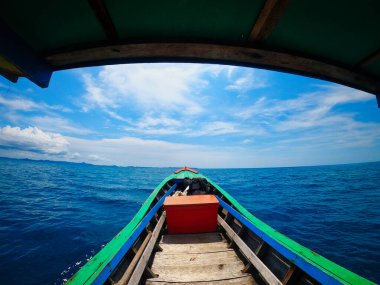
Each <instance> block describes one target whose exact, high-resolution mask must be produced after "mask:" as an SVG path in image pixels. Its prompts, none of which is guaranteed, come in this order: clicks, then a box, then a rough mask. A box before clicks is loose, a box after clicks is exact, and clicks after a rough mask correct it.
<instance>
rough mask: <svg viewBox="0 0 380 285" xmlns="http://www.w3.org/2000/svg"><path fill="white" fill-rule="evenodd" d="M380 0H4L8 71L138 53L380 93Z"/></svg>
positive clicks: (1, 65) (133, 58)
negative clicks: (278, 73) (246, 68)
mask: <svg viewBox="0 0 380 285" xmlns="http://www.w3.org/2000/svg"><path fill="white" fill-rule="evenodd" d="M379 19H380V1H375V0H362V1H350V2H349V4H347V2H346V1H343V0H336V1H328V0H320V1H302V0H266V1H265V0H255V1H251V0H234V1H231V0H218V1H217V0H209V1H188V0H166V1H155V0H146V1H124V0H80V1H78V0H66V1H50V0H36V1H23V0H12V1H11V0H7V1H6V0H4V1H1V2H0V36H1V44H0V74H1V75H3V76H5V77H6V78H8V79H9V80H11V81H13V82H15V81H17V79H18V78H19V77H21V76H24V77H26V78H28V79H30V80H31V81H33V82H34V83H36V84H37V85H39V86H41V87H47V86H48V84H49V81H50V77H51V74H52V72H54V71H56V70H62V69H67V68H73V67H84V66H95V65H105V64H119V63H136V62H162V61H170V62H205V63H220V64H233V65H242V66H250V67H259V68H266V69H272V70H279V71H285V72H289V73H295V74H301V75H306V76H311V77H315V78H321V79H325V80H329V81H333V82H338V83H341V84H344V85H347V86H351V87H354V88H357V89H361V90H364V91H367V92H370V93H373V94H375V95H377V98H378V99H379V96H380V80H379V79H380V37H379V36H378V31H379V30H380V21H379Z"/></svg>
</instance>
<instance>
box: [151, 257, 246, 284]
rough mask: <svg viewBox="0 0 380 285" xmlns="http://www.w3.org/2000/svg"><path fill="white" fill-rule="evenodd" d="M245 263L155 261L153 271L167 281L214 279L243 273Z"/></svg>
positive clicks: (238, 275)
mask: <svg viewBox="0 0 380 285" xmlns="http://www.w3.org/2000/svg"><path fill="white" fill-rule="evenodd" d="M243 268H244V264H243V263H242V262H241V261H240V260H239V261H235V262H230V263H225V262H224V261H223V260H220V261H219V263H217V264H193V265H182V264H177V265H166V266H157V265H155V264H154V263H153V266H152V271H153V272H154V273H155V274H158V275H159V277H160V278H161V279H163V280H166V281H187V282H190V281H203V282H204V281H212V280H218V279H226V278H231V277H240V276H242V275H243V273H242V269H243Z"/></svg>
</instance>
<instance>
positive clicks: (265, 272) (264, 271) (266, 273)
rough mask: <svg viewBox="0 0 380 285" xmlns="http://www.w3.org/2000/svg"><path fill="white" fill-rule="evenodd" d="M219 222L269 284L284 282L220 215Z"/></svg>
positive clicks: (277, 284)
mask: <svg viewBox="0 0 380 285" xmlns="http://www.w3.org/2000/svg"><path fill="white" fill-rule="evenodd" d="M218 222H219V223H220V225H221V226H222V227H223V228H224V229H225V231H226V233H227V234H228V236H229V237H230V238H231V239H232V240H234V242H235V243H236V245H237V246H238V247H239V248H240V250H241V251H242V253H243V254H244V255H245V257H246V258H247V259H248V260H249V261H250V262H251V263H252V265H253V266H254V267H255V268H256V269H257V271H258V272H259V273H260V275H261V276H262V277H263V278H264V280H265V281H266V282H267V283H268V284H271V285H272V284H276V285H280V284H282V283H281V281H280V280H278V279H277V277H276V276H275V275H274V274H273V273H272V272H271V271H270V270H269V269H268V268H267V267H266V266H265V264H264V263H263V262H262V261H261V260H260V259H259V258H258V257H257V255H256V254H254V253H253V252H252V250H251V249H250V248H249V247H248V246H247V245H246V244H245V243H244V242H243V240H242V239H241V238H240V237H239V236H238V235H237V234H236V233H235V232H234V231H233V230H232V229H231V227H230V226H229V225H228V224H227V223H226V222H225V221H224V220H223V219H222V218H221V217H220V216H218Z"/></svg>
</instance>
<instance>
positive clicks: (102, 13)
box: [88, 0, 119, 41]
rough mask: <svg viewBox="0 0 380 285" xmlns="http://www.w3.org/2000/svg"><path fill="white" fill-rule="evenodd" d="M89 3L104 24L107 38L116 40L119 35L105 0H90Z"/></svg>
mask: <svg viewBox="0 0 380 285" xmlns="http://www.w3.org/2000/svg"><path fill="white" fill-rule="evenodd" d="M88 3H89V4H90V7H91V9H92V10H93V12H94V14H95V15H96V17H97V19H98V22H99V23H100V25H101V26H102V28H103V30H104V33H105V34H106V36H107V38H108V39H109V40H111V41H116V40H117V39H118V38H119V37H118V35H117V32H116V28H115V25H114V23H113V21H112V19H111V17H110V14H109V12H108V10H107V7H106V5H105V3H104V0H88Z"/></svg>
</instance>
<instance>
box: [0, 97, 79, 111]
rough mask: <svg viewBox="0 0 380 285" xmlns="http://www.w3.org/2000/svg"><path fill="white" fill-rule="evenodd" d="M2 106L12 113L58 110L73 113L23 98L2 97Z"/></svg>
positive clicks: (0, 101)
mask: <svg viewBox="0 0 380 285" xmlns="http://www.w3.org/2000/svg"><path fill="white" fill-rule="evenodd" d="M0 105H2V106H4V107H6V108H7V109H8V110H12V111H36V110H39V111H49V110H57V111H63V112H71V110H70V109H69V108H67V107H63V106H59V105H48V104H46V103H43V102H35V101H33V100H30V99H25V98H22V97H11V98H6V97H4V96H2V95H0Z"/></svg>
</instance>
